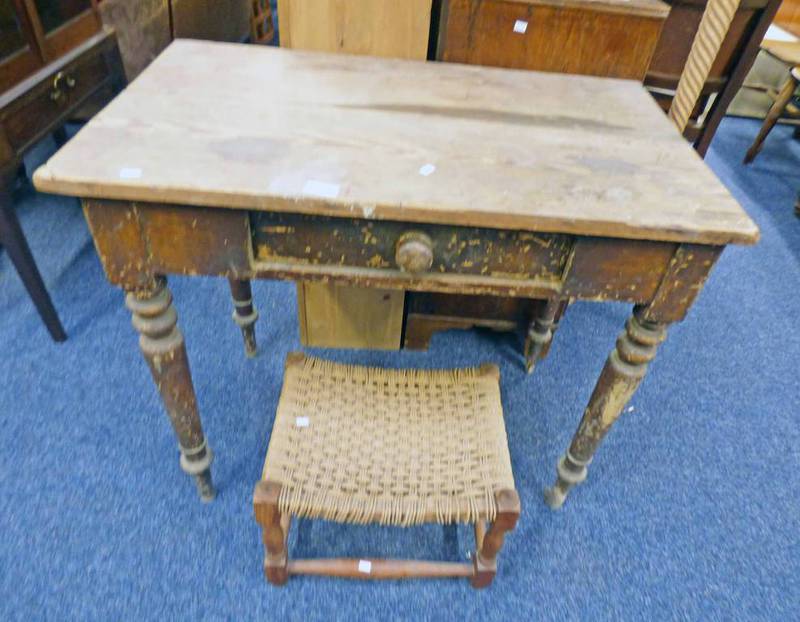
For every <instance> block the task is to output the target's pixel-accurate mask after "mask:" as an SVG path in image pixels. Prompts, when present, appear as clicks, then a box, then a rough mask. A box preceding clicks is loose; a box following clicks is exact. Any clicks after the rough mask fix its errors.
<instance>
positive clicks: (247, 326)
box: [228, 279, 258, 358]
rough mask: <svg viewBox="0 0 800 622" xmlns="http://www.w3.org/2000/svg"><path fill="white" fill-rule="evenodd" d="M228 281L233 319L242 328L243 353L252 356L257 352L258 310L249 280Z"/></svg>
mask: <svg viewBox="0 0 800 622" xmlns="http://www.w3.org/2000/svg"><path fill="white" fill-rule="evenodd" d="M228 281H229V283H230V286H231V297H232V298H233V306H234V310H233V321H234V322H235V323H236V324H237V325H238V326H239V328H240V329H241V330H242V338H243V339H244V352H245V354H246V355H247V357H248V358H253V357H254V356H255V355H256V354H257V353H258V346H257V345H256V329H255V324H256V320H257V319H258V311H256V310H255V307H254V306H253V292H252V290H251V288H250V281H241V280H238V279H228Z"/></svg>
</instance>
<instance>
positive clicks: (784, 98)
mask: <svg viewBox="0 0 800 622" xmlns="http://www.w3.org/2000/svg"><path fill="white" fill-rule="evenodd" d="M797 69H798V68H797V67H792V70H791V72H789V77H788V78H787V79H786V82H784V83H783V86H782V87H781V90H780V92H779V93H778V97H777V98H776V99H775V102H774V103H773V104H772V107H771V108H770V109H769V112H768V113H767V116H766V118H765V119H764V124H763V125H762V126H761V129H760V130H759V131H758V136H756V139H755V140H754V141H753V144H752V145H751V146H750V149H748V150H747V154H746V155H745V156H744V163H745V164H750V162H752V161H753V160H754V159H755V157H756V156H757V155H758V152H759V151H761V146H762V145H763V143H764V140H765V139H766V138H767V134H769V133H770V131H772V128H773V127H775V124H776V123H777V122H778V119H780V118H781V115H782V114H783V111H784V110H785V108H786V105H787V104H788V103H789V100H791V99H792V95H794V92H795V91H796V90H797V84H798V78H797V76H796V75H795V72H796V71H797Z"/></svg>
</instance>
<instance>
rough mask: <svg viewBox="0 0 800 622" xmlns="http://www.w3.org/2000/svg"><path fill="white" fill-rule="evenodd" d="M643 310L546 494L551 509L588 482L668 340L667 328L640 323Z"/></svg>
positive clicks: (619, 346) (601, 380)
mask: <svg viewBox="0 0 800 622" xmlns="http://www.w3.org/2000/svg"><path fill="white" fill-rule="evenodd" d="M643 309H644V308H641V309H639V308H637V310H636V311H635V312H634V314H633V316H632V317H631V318H630V319H629V320H628V322H627V323H626V325H625V330H624V331H623V332H622V334H621V335H620V336H619V338H618V339H617V344H616V347H615V348H614V350H612V352H611V354H610V355H609V357H608V360H607V361H606V364H605V366H604V367H603V371H602V372H601V373H600V378H599V379H598V381H597V384H596V385H595V388H594V391H593V393H592V396H591V398H589V404H588V406H587V407H586V410H585V411H584V413H583V418H582V419H581V422H580V425H579V426H578V430H577V431H576V432H575V436H574V437H573V438H572V443H571V444H570V446H569V449H568V450H567V452H566V454H565V455H564V456H563V457H562V458H561V460H560V461H559V463H558V466H557V469H556V470H557V478H556V483H555V484H554V485H553V487H552V488H548V489H547V490H546V491H545V501H546V502H547V505H548V506H550V507H551V508H552V509H558V508H560V507H561V506H562V505H563V504H564V501H566V498H567V496H568V495H569V491H570V490H571V489H572V488H573V487H575V486H577V485H578V484H580V483H581V482H583V481H584V480H585V479H586V476H587V467H588V465H589V463H590V462H591V461H592V457H593V456H594V453H595V451H596V450H597V448H598V447H599V445H600V443H601V442H602V440H603V438H604V437H605V435H606V433H607V432H608V431H609V430H610V429H611V426H612V425H613V424H614V422H615V421H616V420H617V418H619V416H620V414H621V413H622V411H623V409H624V408H625V406H626V405H627V403H628V400H630V398H631V397H632V396H633V394H634V393H635V392H636V389H637V388H638V387H639V384H640V383H641V381H642V379H643V378H644V376H645V373H646V372H647V364H648V363H649V362H650V361H652V360H653V358H654V357H655V354H656V348H657V347H658V344H659V343H661V342H662V341H664V339H665V338H666V325H665V324H661V323H657V322H650V321H646V320H643V319H641V317H640V316H642V315H643V314H642V313H641V310H643Z"/></svg>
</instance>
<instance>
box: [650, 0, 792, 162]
mask: <svg viewBox="0 0 800 622" xmlns="http://www.w3.org/2000/svg"><path fill="white" fill-rule="evenodd" d="M664 1H665V2H667V3H668V4H669V5H671V7H672V9H671V11H670V14H669V16H668V17H667V21H666V22H665V24H664V28H663V29H662V31H661V37H660V39H659V41H658V45H657V46H656V50H655V52H654V54H653V59H652V61H651V62H650V67H649V68H648V70H647V75H646V77H645V81H644V83H645V86H646V87H647V88H648V89H649V90H650V92H651V93H652V94H653V96H654V97H655V98H656V101H658V103H659V104H660V105H661V106H662V108H663V109H664V110H665V111H667V110H669V108H670V107H671V106H672V102H673V97H674V93H675V90H676V89H677V87H678V82H679V80H680V77H681V75H682V73H683V70H684V67H685V66H686V64H687V59H688V57H689V54H690V51H691V50H692V46H693V42H694V40H695V38H696V33H697V32H698V30H699V27H700V22H701V20H702V18H703V14H704V12H705V8H706V6H707V5H708V4H709V2H708V0H664ZM780 3H781V0H742V1H741V2H737V3H736V7H734V9H733V10H734V12H733V14H732V15H731V19H730V21H729V22H728V23H727V24H726V25H725V27H724V31H723V33H722V34H723V37H722V39H721V40H720V42H719V45H718V46H717V48H716V50H715V52H714V54H713V56H711V57H710V61H711V63H710V64H709V66H708V70H707V72H705V78H704V79H703V80H702V82H701V83H700V91H699V93H698V95H697V97H696V98H695V99H694V103H693V106H692V109H691V111H690V114H689V122H688V123H687V124H686V125H685V127H684V129H683V130H682V131H683V135H684V136H685V137H686V138H687V139H688V140H690V141H692V143H693V144H694V147H695V149H697V152H698V153H699V154H700V155H701V156H704V155H705V153H706V151H707V150H708V147H709V145H710V144H711V140H712V139H713V137H714V134H715V132H716V131H717V128H718V127H719V124H720V122H721V121H722V118H723V117H724V116H725V112H726V110H727V109H728V106H729V105H730V103H731V101H732V100H733V98H734V96H735V95H736V93H738V91H739V88H740V87H741V85H742V83H743V82H744V79H745V77H746V76H747V73H748V72H749V71H750V68H751V67H752V65H753V61H754V60H755V57H756V55H757V54H758V49H759V44H760V43H761V40H762V39H763V38H764V33H766V31H767V28H769V25H770V24H771V23H772V20H773V18H774V16H775V13H776V11H777V10H778V7H779V6H780Z"/></svg>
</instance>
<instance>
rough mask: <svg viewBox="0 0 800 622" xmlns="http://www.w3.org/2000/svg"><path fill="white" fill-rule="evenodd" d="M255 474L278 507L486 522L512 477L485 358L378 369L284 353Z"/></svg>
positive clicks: (346, 517)
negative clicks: (467, 363) (454, 365)
mask: <svg viewBox="0 0 800 622" xmlns="http://www.w3.org/2000/svg"><path fill="white" fill-rule="evenodd" d="M263 478H264V479H265V480H269V481H274V482H279V483H280V484H281V493H280V498H279V507H280V511H281V512H282V513H284V512H288V513H289V514H292V515H294V516H301V517H308V518H324V519H328V520H334V521H339V522H349V523H370V522H377V523H381V524H392V525H402V526H406V525H413V524H419V523H423V522H440V523H455V522H475V521H477V520H493V519H494V517H495V513H496V506H495V497H494V491H495V490H498V489H503V488H506V489H513V488H514V479H513V475H512V471H511V460H510V457H509V452H508V442H507V438H506V431H505V425H504V423H503V412H502V405H501V402H500V386H499V371H498V369H497V367H495V366H493V365H485V366H482V367H480V368H471V369H458V370H436V371H428V370H386V369H379V368H371V367H360V366H354V365H342V364H337V363H332V362H329V361H323V360H320V359H316V358H312V357H305V356H303V355H302V354H290V355H289V357H288V358H287V363H286V373H285V377H284V384H283V390H282V391H281V397H280V401H279V404H278V411H277V415H276V418H275V424H274V426H273V430H272V436H271V438H270V443H269V448H268V450H267V459H266V462H265V465H264V473H263Z"/></svg>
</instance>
